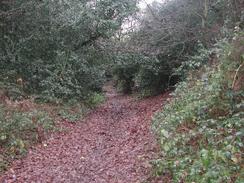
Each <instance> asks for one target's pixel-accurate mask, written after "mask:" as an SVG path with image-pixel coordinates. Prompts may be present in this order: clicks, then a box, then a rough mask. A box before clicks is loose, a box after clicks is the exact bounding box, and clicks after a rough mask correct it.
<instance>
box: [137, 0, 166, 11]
mask: <svg viewBox="0 0 244 183" xmlns="http://www.w3.org/2000/svg"><path fill="white" fill-rule="evenodd" d="M154 1H156V2H162V1H163V0H141V1H140V3H139V5H138V6H139V8H140V9H145V8H146V7H147V4H152V3H153V2H154Z"/></svg>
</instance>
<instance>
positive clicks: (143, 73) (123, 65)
mask: <svg viewBox="0 0 244 183" xmlns="http://www.w3.org/2000/svg"><path fill="white" fill-rule="evenodd" d="M115 60H116V63H115V66H114V69H113V75H114V80H115V81H116V85H117V88H118V90H119V91H121V92H123V93H131V92H132V91H133V90H136V91H137V92H139V93H140V94H141V95H142V96H145V97H146V96H150V95H154V94H158V93H160V92H161V91H162V90H164V89H166V88H167V87H168V79H169V70H170V68H168V67H167V66H165V65H164V64H161V63H160V62H159V60H158V59H157V58H156V57H148V56H144V55H140V54H121V55H119V56H117V57H116V58H115Z"/></svg>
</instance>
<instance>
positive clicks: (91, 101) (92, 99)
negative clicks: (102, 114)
mask: <svg viewBox="0 0 244 183" xmlns="http://www.w3.org/2000/svg"><path fill="white" fill-rule="evenodd" d="M103 102H105V96H104V95H103V94H101V93H92V94H90V95H89V96H88V98H87V99H86V103H87V105H88V106H89V107H91V108H94V107H96V106H98V105H99V104H101V103H103Z"/></svg>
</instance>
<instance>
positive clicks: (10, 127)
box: [0, 93, 105, 173]
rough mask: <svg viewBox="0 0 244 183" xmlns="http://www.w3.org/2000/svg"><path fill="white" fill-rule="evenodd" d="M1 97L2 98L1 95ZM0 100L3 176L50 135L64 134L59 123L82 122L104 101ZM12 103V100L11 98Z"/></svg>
mask: <svg viewBox="0 0 244 183" xmlns="http://www.w3.org/2000/svg"><path fill="white" fill-rule="evenodd" d="M0 97H1V95H0ZM2 98H5V99H3V100H2V101H1V100H0V102H1V103H0V173H1V172H3V171H5V170H6V169H7V168H8V166H9V165H10V164H11V162H12V161H13V160H15V159H18V158H21V157H23V156H24V155H25V154H26V153H27V152H28V149H29V148H30V147H31V146H33V145H35V144H37V143H42V142H43V141H44V140H46V139H47V138H48V135H49V134H50V133H52V132H54V131H57V130H61V129H60V128H59V125H58V122H59V121H66V122H71V123H75V122H79V121H81V119H83V118H84V116H85V115H86V114H87V113H88V111H89V109H91V108H94V107H96V106H97V105H99V104H100V103H102V102H104V101H105V97H104V96H103V95H100V94H98V93H94V94H92V95H89V97H88V98H87V100H86V101H84V102H83V103H81V102H78V101H77V100H70V101H69V102H68V103H59V104H57V103H56V104H51V103H35V102H34V101H32V100H31V99H27V100H19V101H13V100H10V99H6V97H4V96H2ZM11 99H12V98H11Z"/></svg>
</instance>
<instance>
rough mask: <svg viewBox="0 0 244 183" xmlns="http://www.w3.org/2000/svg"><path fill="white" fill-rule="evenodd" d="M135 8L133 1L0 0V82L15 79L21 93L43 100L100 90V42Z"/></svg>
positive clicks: (103, 63) (11, 82)
mask: <svg viewBox="0 0 244 183" xmlns="http://www.w3.org/2000/svg"><path fill="white" fill-rule="evenodd" d="M136 9H137V8H136V1H134V0H133V1H131V0H123V1H122V0H109V1H104V0H101V1H97V2H96V3H95V2H91V1H88V0H82V1H80V0H72V1H62V0H54V1H48V0H43V1H31V0H27V1H24V0H20V1H19V0H18V1H17V0H13V1H11V2H8V1H4V2H0V22H1V23H0V37H1V40H2V41H1V42H0V62H1V64H0V76H1V78H0V81H2V80H4V83H5V84H6V85H11V86H12V85H16V84H17V80H18V79H19V78H20V79H21V80H22V81H23V82H22V83H21V90H23V92H24V93H26V94H28V95H35V96H38V97H37V99H38V100H39V101H48V102H50V101H52V102H57V101H58V102H60V101H61V102H63V101H65V102H67V101H68V100H71V99H81V100H84V99H85V98H86V97H87V96H89V94H90V93H93V92H100V91H101V88H102V85H103V83H104V82H105V76H104V72H105V67H106V64H107V63H108V62H110V60H109V57H108V55H109V53H107V52H106V51H107V50H105V49H104V48H103V46H102V44H100V43H103V41H104V40H106V39H108V38H110V37H111V36H113V35H114V34H115V32H116V31H117V30H118V29H119V28H120V26H121V24H122V23H123V21H124V19H125V18H126V17H128V16H130V15H131V14H133V13H134V12H135V11H136ZM16 88H17V87H15V89H16ZM16 92H17V91H16ZM16 92H15V93H16ZM14 95H17V94H14ZM14 98H16V97H15V96H14Z"/></svg>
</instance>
